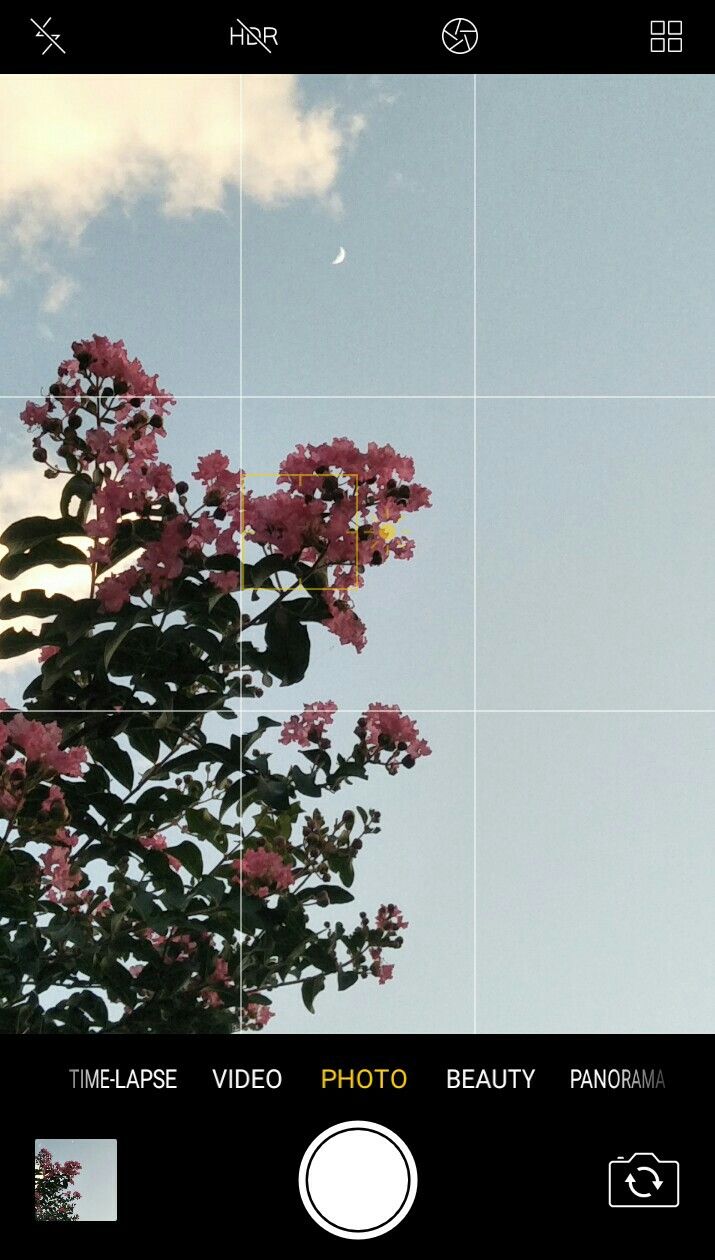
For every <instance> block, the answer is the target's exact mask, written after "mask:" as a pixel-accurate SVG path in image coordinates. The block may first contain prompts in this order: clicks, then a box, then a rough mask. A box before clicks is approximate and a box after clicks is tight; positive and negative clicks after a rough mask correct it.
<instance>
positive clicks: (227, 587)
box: [209, 572, 238, 593]
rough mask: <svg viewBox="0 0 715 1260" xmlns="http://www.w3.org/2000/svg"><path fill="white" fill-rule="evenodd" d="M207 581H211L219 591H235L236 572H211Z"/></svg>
mask: <svg viewBox="0 0 715 1260" xmlns="http://www.w3.org/2000/svg"><path fill="white" fill-rule="evenodd" d="M209 581H210V582H211V583H212V585H213V586H215V587H217V588H218V590H219V591H224V592H226V593H228V592H230V591H235V590H236V589H237V587H238V574H237V573H228V572H227V573H211V574H210V576H209Z"/></svg>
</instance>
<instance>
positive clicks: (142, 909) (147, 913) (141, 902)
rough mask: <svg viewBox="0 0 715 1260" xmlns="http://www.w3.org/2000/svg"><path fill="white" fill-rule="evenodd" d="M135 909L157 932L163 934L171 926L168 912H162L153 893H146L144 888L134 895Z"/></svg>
mask: <svg viewBox="0 0 715 1260" xmlns="http://www.w3.org/2000/svg"><path fill="white" fill-rule="evenodd" d="M134 909H135V911H136V913H137V914H138V915H139V916H140V918H142V919H143V920H144V922H145V923H146V924H148V926H149V927H150V928H153V929H154V931H155V932H163V931H164V930H165V929H166V927H167V926H169V922H170V919H169V915H168V914H167V912H166V910H162V908H161V906H158V905H157V903H156V902H155V900H154V898H153V897H152V895H151V893H148V892H145V890H144V889H143V888H140V889H139V890H138V891H137V892H136V893H135V894H134Z"/></svg>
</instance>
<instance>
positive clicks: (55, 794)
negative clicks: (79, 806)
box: [40, 783, 66, 817]
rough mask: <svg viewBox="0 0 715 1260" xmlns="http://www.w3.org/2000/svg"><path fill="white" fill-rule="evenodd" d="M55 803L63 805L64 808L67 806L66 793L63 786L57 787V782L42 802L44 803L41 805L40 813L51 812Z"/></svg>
mask: <svg viewBox="0 0 715 1260" xmlns="http://www.w3.org/2000/svg"><path fill="white" fill-rule="evenodd" d="M54 805H59V806H62V807H63V808H64V806H65V798H64V793H63V791H62V788H59V787H57V784H56V783H53V784H52V786H51V787H50V790H49V792H48V793H47V796H46V797H45V799H44V801H43V802H42V805H41V806H40V813H41V814H49V812H50V810H51V809H52V807H53V806H54ZM65 817H66V815H65Z"/></svg>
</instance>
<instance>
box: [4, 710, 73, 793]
mask: <svg viewBox="0 0 715 1260" xmlns="http://www.w3.org/2000/svg"><path fill="white" fill-rule="evenodd" d="M62 739H63V735H62V731H61V729H60V727H59V726H58V725H57V723H56V722H33V721H31V720H30V719H29V718H26V717H25V716H24V715H23V714H22V713H16V714H15V716H14V717H13V718H11V719H10V721H9V722H3V723H2V724H0V754H2V752H3V751H4V749H5V748H6V746H7V745H8V744H12V746H13V747H14V748H15V749H18V750H19V751H20V752H22V753H24V755H25V758H26V760H27V762H28V763H30V762H33V763H37V765H38V766H40V767H41V768H42V770H43V771H44V772H45V773H50V774H64V775H67V777H68V778H70V779H79V778H81V777H82V774H83V773H84V764H85V763H86V761H87V749H86V748H83V747H80V746H78V747H77V748H67V749H62V748H61V747H60V744H61V743H62Z"/></svg>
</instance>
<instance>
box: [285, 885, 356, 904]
mask: <svg viewBox="0 0 715 1260" xmlns="http://www.w3.org/2000/svg"><path fill="white" fill-rule="evenodd" d="M297 896H298V899H299V900H300V901H308V900H310V899H311V898H312V897H317V896H321V897H322V898H323V900H325V898H326V897H327V899H328V904H329V905H331V906H344V905H347V903H348V902H349V901H354V900H355V898H354V896H353V894H352V893H351V892H348V891H347V889H346V888H339V887H338V885H337V884H313V885H312V887H310V888H301V890H300V892H299V893H298V894H297Z"/></svg>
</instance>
